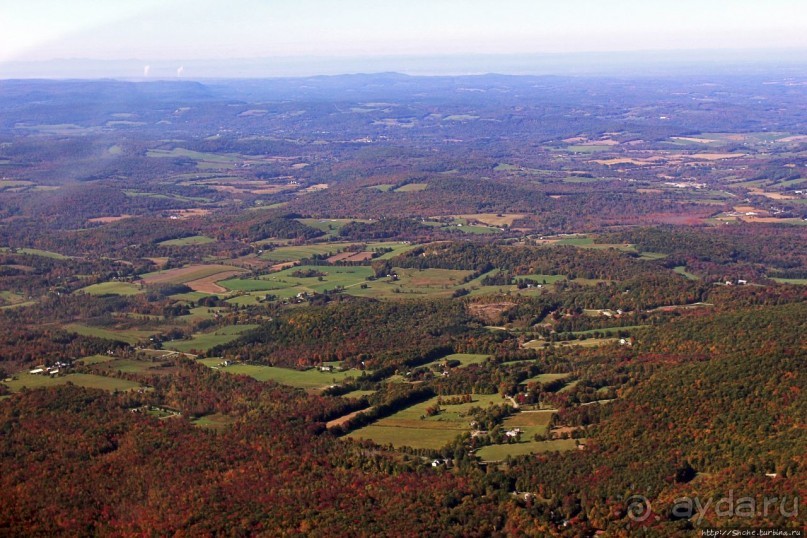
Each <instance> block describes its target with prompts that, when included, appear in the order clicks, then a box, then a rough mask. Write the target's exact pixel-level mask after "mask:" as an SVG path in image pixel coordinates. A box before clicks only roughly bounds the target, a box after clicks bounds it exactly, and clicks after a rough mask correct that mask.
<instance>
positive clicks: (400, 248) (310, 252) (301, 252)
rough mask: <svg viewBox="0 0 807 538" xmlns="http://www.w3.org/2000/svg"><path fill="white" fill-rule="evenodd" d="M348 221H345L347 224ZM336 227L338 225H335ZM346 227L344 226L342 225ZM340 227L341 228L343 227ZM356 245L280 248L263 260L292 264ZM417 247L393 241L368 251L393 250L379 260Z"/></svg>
mask: <svg viewBox="0 0 807 538" xmlns="http://www.w3.org/2000/svg"><path fill="white" fill-rule="evenodd" d="M301 220H304V221H306V222H308V221H309V220H311V221H317V222H319V223H320V225H322V226H326V225H328V223H333V222H339V221H338V220H337V221H327V222H321V221H320V219H301ZM346 222H347V221H345V223H346ZM335 226H336V225H335ZM341 226H344V224H341ZM341 226H340V227H341ZM355 244H356V243H344V242H343V243H316V244H313V245H302V246H288V247H278V248H276V249H274V250H271V251H268V252H264V253H263V254H261V258H262V259H264V260H270V261H276V262H290V261H296V260H302V259H304V258H310V257H311V256H317V255H334V254H337V253H339V252H342V251H343V250H344V249H345V248H346V247H348V246H351V245H355ZM416 246H417V245H411V244H409V243H402V242H400V241H391V242H382V241H378V242H371V243H367V244H366V249H367V250H369V251H373V250H376V249H392V251H391V252H387V253H384V254H382V255H381V256H379V259H389V258H392V257H394V256H397V255H398V254H402V253H404V252H406V251H408V250H411V249H413V248H415V247H416Z"/></svg>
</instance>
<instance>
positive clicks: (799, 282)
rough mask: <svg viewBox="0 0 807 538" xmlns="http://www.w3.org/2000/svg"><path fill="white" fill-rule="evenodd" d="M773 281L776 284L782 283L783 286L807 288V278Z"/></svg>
mask: <svg viewBox="0 0 807 538" xmlns="http://www.w3.org/2000/svg"><path fill="white" fill-rule="evenodd" d="M771 280H775V281H776V282H780V283H782V284H797V285H800V286H807V278H772V279H771Z"/></svg>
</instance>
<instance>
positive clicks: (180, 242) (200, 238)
mask: <svg viewBox="0 0 807 538" xmlns="http://www.w3.org/2000/svg"><path fill="white" fill-rule="evenodd" d="M215 242H216V240H215V239H213V238H212V237H207V236H206V235H192V236H190V237H182V238H180V239H169V240H168V241H162V242H160V243H157V244H158V245H160V246H163V247H184V246H186V245H206V244H208V243H215Z"/></svg>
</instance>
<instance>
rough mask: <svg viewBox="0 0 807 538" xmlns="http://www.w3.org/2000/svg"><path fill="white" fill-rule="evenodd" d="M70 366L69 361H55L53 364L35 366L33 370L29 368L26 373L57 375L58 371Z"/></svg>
mask: <svg viewBox="0 0 807 538" xmlns="http://www.w3.org/2000/svg"><path fill="white" fill-rule="evenodd" d="M70 366H72V365H71V364H70V363H68V362H63V361H57V362H56V364H54V365H53V366H44V365H43V366H37V367H36V368H34V369H33V370H29V371H28V373H29V374H31V375H50V376H54V375H59V372H61V371H62V370H66V369H67V368H70Z"/></svg>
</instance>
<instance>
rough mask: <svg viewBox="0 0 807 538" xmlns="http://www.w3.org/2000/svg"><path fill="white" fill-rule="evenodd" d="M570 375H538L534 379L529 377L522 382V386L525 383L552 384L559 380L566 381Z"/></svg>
mask: <svg viewBox="0 0 807 538" xmlns="http://www.w3.org/2000/svg"><path fill="white" fill-rule="evenodd" d="M569 375H571V374H538V375H537V376H535V377H531V378H529V379H525V380H524V381H522V383H523V384H525V385H526V384H527V383H552V382H553V381H557V380H559V379H566V378H567V377H569Z"/></svg>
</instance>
